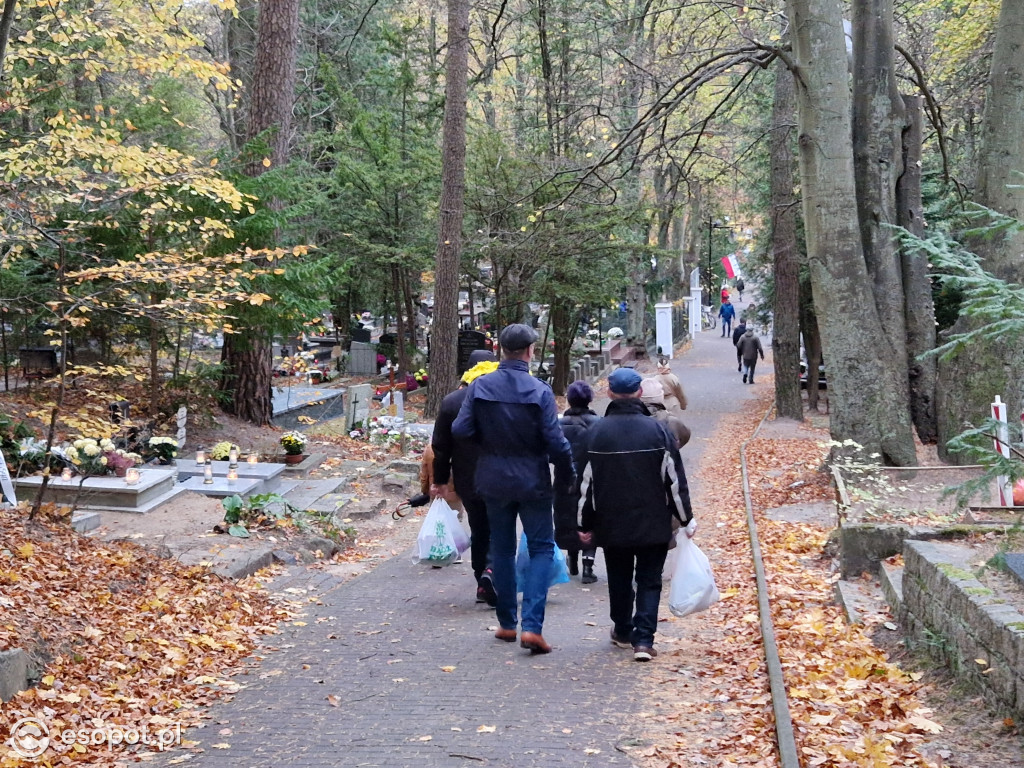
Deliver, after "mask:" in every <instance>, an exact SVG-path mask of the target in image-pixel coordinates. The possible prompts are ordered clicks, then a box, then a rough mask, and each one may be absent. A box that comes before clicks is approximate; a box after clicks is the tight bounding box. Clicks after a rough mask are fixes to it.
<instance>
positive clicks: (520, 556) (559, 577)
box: [516, 533, 569, 592]
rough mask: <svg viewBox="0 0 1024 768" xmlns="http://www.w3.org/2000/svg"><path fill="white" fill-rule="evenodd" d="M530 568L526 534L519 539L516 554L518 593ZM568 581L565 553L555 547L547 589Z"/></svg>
mask: <svg viewBox="0 0 1024 768" xmlns="http://www.w3.org/2000/svg"><path fill="white" fill-rule="evenodd" d="M529 567H530V550H529V547H528V546H527V543H526V534H525V533H524V534H522V535H521V536H520V537H519V550H518V551H517V552H516V585H517V589H518V591H519V592H522V591H523V585H524V584H526V574H527V569H528V568H529ZM567 581H569V563H568V561H566V559H565V552H563V551H562V550H561V549H559V548H558V547H557V546H556V547H555V555H554V558H553V559H552V561H551V580H550V581H549V582H548V586H549V587H553V586H555V584H565V583H566V582H567Z"/></svg>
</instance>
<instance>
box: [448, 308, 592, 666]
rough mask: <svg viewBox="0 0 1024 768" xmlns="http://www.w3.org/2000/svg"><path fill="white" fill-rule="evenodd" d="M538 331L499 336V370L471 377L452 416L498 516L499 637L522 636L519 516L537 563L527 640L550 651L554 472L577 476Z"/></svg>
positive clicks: (520, 329) (525, 612) (520, 328)
mask: <svg viewBox="0 0 1024 768" xmlns="http://www.w3.org/2000/svg"><path fill="white" fill-rule="evenodd" d="M536 343H537V332H536V331H535V330H533V328H531V327H530V326H528V325H523V324H522V323H513V324H512V325H509V326H508V327H506V328H505V329H504V330H502V332H501V334H500V335H499V337H498V344H499V345H500V346H501V356H502V360H501V363H500V364H499V365H498V370H496V371H495V372H494V373H489V374H487V375H486V376H481V377H480V378H478V379H476V380H475V381H474V382H473V383H472V384H470V385H469V389H468V390H467V391H466V399H465V400H464V401H463V403H462V407H461V408H460V409H459V415H458V416H457V417H456V419H455V422H454V423H453V424H452V435H453V436H454V437H455V438H456V439H462V440H471V441H473V442H475V443H476V446H477V448H478V450H479V452H480V456H479V458H478V459H477V465H476V477H475V487H476V491H477V493H479V494H480V496H482V497H483V499H484V504H485V505H486V507H487V519H488V521H489V522H490V524H491V568H492V571H493V583H494V589H495V591H496V592H497V594H498V604H497V606H496V611H497V616H498V624H499V629H498V631H497V632H496V633H495V635H494V636H495V637H496V638H498V639H499V640H504V641H505V642H509V643H512V642H515V640H516V627H517V625H518V624H519V621H518V614H519V610H518V608H519V606H518V604H517V600H516V592H517V584H516V570H515V556H516V544H517V540H516V518H517V517H518V518H519V519H520V520H521V521H522V523H523V532H524V533H525V534H526V543H527V546H528V548H529V552H530V565H529V568H528V571H527V579H526V583H525V584H522V585H518V586H519V587H521V589H522V593H523V607H522V635H521V636H520V638H519V639H520V643H519V644H520V645H521V646H522V647H523V648H527V649H529V650H530V651H532V652H533V653H550V652H551V646H550V645H549V644H548V643H547V641H546V640H545V639H544V636H543V634H542V629H543V626H544V610H545V607H546V605H547V597H548V586H549V582H550V579H551V568H552V566H553V561H554V556H555V531H554V523H553V520H552V512H551V502H552V498H553V493H552V485H551V472H550V470H549V468H548V464H549V463H550V464H554V466H555V483H556V484H557V485H558V486H560V487H562V488H571V487H573V486H574V485H575V483H576V474H575V471H574V469H573V463H572V451H571V449H570V447H569V441H568V440H566V439H565V435H563V434H562V428H561V427H559V426H558V410H557V408H556V405H555V396H554V393H552V391H551V388H550V387H548V385H547V384H544V383H543V382H541V381H539V380H538V379H536V378H534V377H533V376H532V375H531V374H530V361H531V360H532V359H533V352H534V345H535V344H536Z"/></svg>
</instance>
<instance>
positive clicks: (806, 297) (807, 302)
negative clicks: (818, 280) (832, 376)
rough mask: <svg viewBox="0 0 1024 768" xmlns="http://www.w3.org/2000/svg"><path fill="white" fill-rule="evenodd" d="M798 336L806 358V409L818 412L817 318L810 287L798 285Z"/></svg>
mask: <svg viewBox="0 0 1024 768" xmlns="http://www.w3.org/2000/svg"><path fill="white" fill-rule="evenodd" d="M800 335H801V336H803V339H804V354H805V355H806V356H807V409H808V410H810V411H814V412H817V410H818V394H819V391H818V366H819V365H820V364H821V332H820V331H819V330H818V316H817V315H816V314H815V312H814V300H813V299H812V298H811V285H810V283H808V282H806V281H804V282H801V283H800Z"/></svg>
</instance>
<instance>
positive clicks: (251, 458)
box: [246, 453, 260, 464]
mask: <svg viewBox="0 0 1024 768" xmlns="http://www.w3.org/2000/svg"><path fill="white" fill-rule="evenodd" d="M259 460H260V457H259V456H257V455H256V454H255V453H250V454H249V457H248V458H247V459H246V461H247V462H249V463H250V464H257V463H259Z"/></svg>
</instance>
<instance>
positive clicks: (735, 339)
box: [732, 315, 747, 371]
mask: <svg viewBox="0 0 1024 768" xmlns="http://www.w3.org/2000/svg"><path fill="white" fill-rule="evenodd" d="M746 332H747V317H746V315H744V316H743V317H741V318H740V323H739V325H737V326H736V328H734V329H733V332H732V345H733V346H734V347H738V345H739V343H740V336H742V335H743V334H744V333H746ZM736 370H737V371H742V370H743V360H742V359H741V358H740V351H739V349H737V350H736Z"/></svg>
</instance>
